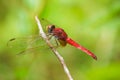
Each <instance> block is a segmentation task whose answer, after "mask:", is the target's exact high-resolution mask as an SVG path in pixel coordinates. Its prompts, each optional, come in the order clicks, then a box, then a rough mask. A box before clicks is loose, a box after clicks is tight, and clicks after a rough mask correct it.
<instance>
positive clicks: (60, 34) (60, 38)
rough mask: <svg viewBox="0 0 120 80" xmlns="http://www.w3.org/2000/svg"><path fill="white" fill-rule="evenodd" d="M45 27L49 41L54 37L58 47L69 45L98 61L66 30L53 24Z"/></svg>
mask: <svg viewBox="0 0 120 80" xmlns="http://www.w3.org/2000/svg"><path fill="white" fill-rule="evenodd" d="M42 20H44V19H42ZM47 22H48V21H47ZM45 27H46V35H47V36H48V38H49V39H51V38H52V37H54V39H55V42H56V44H57V46H58V44H60V45H61V46H63V47H65V46H66V45H67V44H69V45H71V46H73V47H75V48H77V49H79V50H81V51H83V52H84V53H86V54H87V55H89V56H91V57H92V58H93V59H95V60H97V56H96V55H95V54H94V53H93V52H91V51H90V50H88V49H87V48H85V47H83V46H82V45H80V44H78V43H77V42H76V41H74V40H73V39H72V38H70V37H68V34H67V33H66V32H65V31H64V29H62V28H59V27H56V25H53V24H48V25H46V26H45ZM38 39H39V38H38ZM14 40H15V38H12V39H10V40H9V42H11V41H14ZM33 42H34V41H33ZM30 49H33V48H30ZM23 52H25V51H22V52H21V53H23Z"/></svg>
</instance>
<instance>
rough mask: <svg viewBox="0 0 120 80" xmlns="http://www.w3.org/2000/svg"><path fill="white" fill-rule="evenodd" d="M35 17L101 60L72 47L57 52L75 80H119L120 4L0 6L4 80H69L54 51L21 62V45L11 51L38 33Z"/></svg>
mask: <svg viewBox="0 0 120 80" xmlns="http://www.w3.org/2000/svg"><path fill="white" fill-rule="evenodd" d="M35 15H38V16H39V18H45V19H47V20H49V21H50V22H51V23H53V24H56V25H57V26H59V27H61V28H63V29H64V30H65V31H66V32H67V33H68V34H69V36H70V37H71V38H73V39H74V40H76V41H77V42H79V43H80V44H81V45H84V46H85V47H87V48H88V49H90V50H91V51H92V52H94V53H95V54H96V55H97V57H98V61H94V60H93V59H92V58H91V57H89V56H88V55H86V54H84V53H83V52H82V51H80V50H78V49H76V48H74V47H71V46H69V45H67V46H66V47H64V48H58V51H59V52H60V53H61V55H62V56H63V57H64V59H65V62H66V64H67V66H68V68H69V70H70V72H71V74H72V76H73V78H74V79H75V80H120V76H119V75H120V49H119V48H120V37H119V35H120V0H0V34H1V35H0V80H61V79H62V80H68V79H67V76H66V75H65V73H64V71H63V69H62V67H61V65H60V63H59V61H58V60H57V58H56V57H55V55H54V54H53V53H52V52H51V51H50V50H49V49H48V51H47V50H46V49H45V50H43V51H40V52H35V53H34V52H32V53H31V54H28V53H27V54H24V55H19V56H16V53H17V48H18V47H19V45H18V47H15V48H13V49H11V48H9V47H7V46H6V44H7V41H8V40H9V39H11V38H14V37H25V36H29V35H34V34H37V33H38V29H37V24H36V21H35V19H34V17H35ZM76 35H77V36H76ZM88 39H89V41H88ZM49 53H50V54H49Z"/></svg>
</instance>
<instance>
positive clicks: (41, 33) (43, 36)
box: [35, 16, 73, 80]
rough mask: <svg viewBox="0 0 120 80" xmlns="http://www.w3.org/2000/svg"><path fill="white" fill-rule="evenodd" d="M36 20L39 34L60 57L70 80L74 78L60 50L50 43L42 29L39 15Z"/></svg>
mask: <svg viewBox="0 0 120 80" xmlns="http://www.w3.org/2000/svg"><path fill="white" fill-rule="evenodd" d="M35 20H36V22H37V25H38V28H39V34H40V36H42V38H43V39H44V40H45V41H46V43H47V45H48V46H49V47H50V48H51V50H52V52H53V53H54V54H55V55H56V57H57V58H58V60H59V61H60V63H61V65H62V67H63V69H64V72H65V73H66V75H67V77H68V78H69V80H73V78H72V76H71V74H70V72H69V70H68V68H67V66H66V64H65V62H64V59H63V57H62V56H61V55H60V54H59V53H58V51H57V50H56V49H55V48H54V46H53V45H52V44H51V43H50V41H49V40H48V37H47V36H46V34H45V33H44V31H43V29H42V25H41V23H40V20H39V19H38V17H37V16H35Z"/></svg>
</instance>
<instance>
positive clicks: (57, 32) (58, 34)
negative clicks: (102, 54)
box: [47, 25, 97, 60]
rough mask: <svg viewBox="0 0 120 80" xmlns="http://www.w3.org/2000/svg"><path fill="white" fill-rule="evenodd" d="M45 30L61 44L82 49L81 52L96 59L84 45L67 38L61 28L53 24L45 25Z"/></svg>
mask: <svg viewBox="0 0 120 80" xmlns="http://www.w3.org/2000/svg"><path fill="white" fill-rule="evenodd" d="M47 30H48V33H49V35H52V36H54V37H55V38H56V39H57V40H58V41H59V43H60V44H61V45H62V46H66V45H67V43H68V44H70V45H72V46H74V47H76V48H78V49H80V50H82V51H83V52H85V53H86V54H88V55H89V56H91V57H92V58H93V59H95V60H97V57H96V55H94V54H93V53H92V52H91V51H89V50H88V49H86V48H85V47H83V46H81V45H80V44H78V43H77V42H75V41H74V40H72V39H71V38H69V37H68V35H67V34H66V32H65V31H64V30H63V29H62V28H56V27H55V25H49V26H48V27H47Z"/></svg>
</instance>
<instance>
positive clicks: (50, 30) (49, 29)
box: [47, 25, 55, 33]
mask: <svg viewBox="0 0 120 80" xmlns="http://www.w3.org/2000/svg"><path fill="white" fill-rule="evenodd" d="M54 29H55V25H49V26H48V27H47V31H48V33H52V31H53V30H54Z"/></svg>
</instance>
